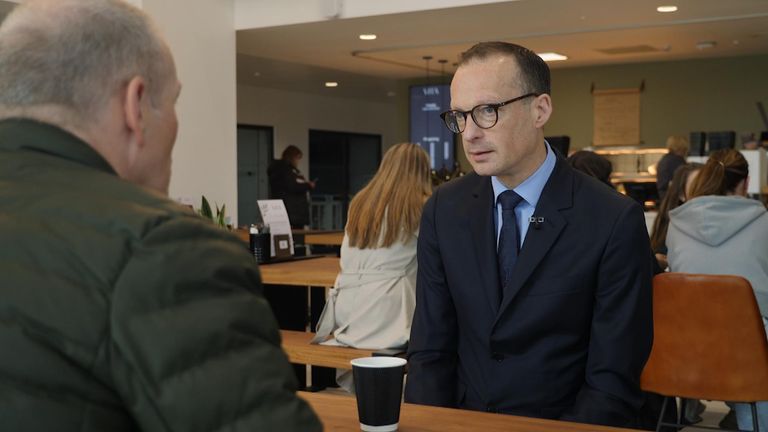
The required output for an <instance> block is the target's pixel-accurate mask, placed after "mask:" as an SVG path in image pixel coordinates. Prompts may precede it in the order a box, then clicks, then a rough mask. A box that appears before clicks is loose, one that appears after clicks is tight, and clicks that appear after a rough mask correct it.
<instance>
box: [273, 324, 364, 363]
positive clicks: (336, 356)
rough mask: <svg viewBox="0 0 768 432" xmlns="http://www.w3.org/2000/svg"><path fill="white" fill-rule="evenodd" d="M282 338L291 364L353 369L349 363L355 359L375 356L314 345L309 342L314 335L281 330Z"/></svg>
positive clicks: (355, 350)
mask: <svg viewBox="0 0 768 432" xmlns="http://www.w3.org/2000/svg"><path fill="white" fill-rule="evenodd" d="M280 336H281V337H282V339H283V351H285V353H286V354H288V360H290V362H291V363H298V364H305V365H312V366H323V367H331V368H337V369H351V368H352V365H351V364H350V363H349V362H350V361H352V360H353V359H356V358H360V357H370V356H372V355H373V350H363V349H356V348H348V347H340V346H331V345H312V344H310V343H309V342H310V341H311V340H312V338H313V337H315V334H314V333H308V332H300V331H295V330H280Z"/></svg>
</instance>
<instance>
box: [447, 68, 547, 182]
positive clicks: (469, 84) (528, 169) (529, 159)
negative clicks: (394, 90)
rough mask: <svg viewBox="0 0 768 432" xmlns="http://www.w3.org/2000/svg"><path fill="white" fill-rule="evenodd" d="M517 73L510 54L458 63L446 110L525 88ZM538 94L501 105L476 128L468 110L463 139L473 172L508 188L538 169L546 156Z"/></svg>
mask: <svg viewBox="0 0 768 432" xmlns="http://www.w3.org/2000/svg"><path fill="white" fill-rule="evenodd" d="M518 72H519V71H518V66H517V63H516V61H515V60H514V58H511V57H507V56H491V57H489V58H486V59H483V60H473V61H471V62H469V63H466V64H464V65H462V66H461V67H459V69H458V70H457V71H456V74H455V75H454V77H453V81H452V82H451V109H455V110H461V111H469V110H471V109H472V108H474V107H475V106H477V105H481V104H492V103H499V102H503V101H506V100H509V99H512V98H514V97H518V96H521V95H523V94H525V93H527V91H526V89H525V88H524V87H522V85H521V83H520V81H519V78H518V76H519V73H518ZM541 97H542V96H540V97H537V98H534V97H530V98H526V99H523V100H521V101H518V102H514V103H512V104H509V105H505V106H503V107H500V108H499V110H498V121H497V123H496V124H495V125H494V126H493V127H491V128H489V129H481V128H479V127H478V126H477V125H476V124H475V122H474V121H473V120H472V118H471V116H470V115H469V114H468V115H467V122H466V123H467V124H466V128H465V129H464V131H463V132H462V134H461V136H462V143H463V145H464V152H465V153H466V156H467V159H468V160H469V162H470V163H471V164H472V168H474V170H475V172H476V173H478V174H479V175H484V176H498V177H499V178H500V180H501V181H502V182H504V184H506V185H507V186H508V187H514V186H517V185H518V184H519V183H521V182H522V181H523V180H525V179H526V178H527V177H528V176H530V175H531V174H532V173H533V172H534V171H535V170H536V168H538V166H539V165H540V164H541V163H542V161H543V160H544V158H545V157H546V150H545V147H544V144H543V141H542V140H543V133H542V132H541V129H540V127H541V126H542V125H543V123H542V122H541V115H540V114H541V113H540V112H539V110H538V109H537V106H538V105H539V103H540V101H539V98H541ZM545 97H548V96H545ZM546 118H548V113H547V116H546ZM544 122H546V119H544Z"/></svg>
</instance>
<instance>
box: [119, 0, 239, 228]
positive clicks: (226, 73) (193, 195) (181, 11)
mask: <svg viewBox="0 0 768 432" xmlns="http://www.w3.org/2000/svg"><path fill="white" fill-rule="evenodd" d="M130 1H131V2H132V3H133V4H136V5H137V6H140V7H142V8H143V9H144V10H145V11H146V12H147V13H148V14H149V15H150V16H152V18H153V19H154V20H155V22H156V23H157V25H158V27H159V28H160V30H161V32H162V33H163V35H164V36H165V38H166V39H167V40H168V43H169V44H170V46H171V51H172V52H173V55H174V58H175V60H176V68H177V70H178V75H179V80H180V81H181V84H182V90H181V97H180V98H179V101H178V103H177V105H176V110H177V113H178V116H179V136H178V139H177V140H176V147H175V148H174V151H173V173H172V176H171V186H170V196H171V198H173V199H179V198H183V199H185V200H191V201H192V202H193V203H194V205H195V207H196V208H197V207H199V205H200V198H201V196H202V195H205V196H206V198H208V201H209V202H210V203H211V205H212V206H213V205H214V203H218V205H219V206H221V205H223V204H226V206H227V215H228V216H230V217H231V222H232V223H236V222H237V113H236V97H235V95H236V77H235V29H234V6H233V2H232V0H216V1H211V0H130Z"/></svg>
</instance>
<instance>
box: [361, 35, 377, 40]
mask: <svg viewBox="0 0 768 432" xmlns="http://www.w3.org/2000/svg"><path fill="white" fill-rule="evenodd" d="M360 39H362V40H374V39H376V35H375V34H361V35H360Z"/></svg>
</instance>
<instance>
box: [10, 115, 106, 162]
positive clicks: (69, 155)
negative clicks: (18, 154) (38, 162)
mask: <svg viewBox="0 0 768 432" xmlns="http://www.w3.org/2000/svg"><path fill="white" fill-rule="evenodd" d="M0 150H23V151H30V152H38V153H44V154H49V155H52V156H55V157H59V158H62V159H67V160H70V161H73V162H76V163H79V164H82V165H86V166H89V167H91V168H94V169H97V170H100V171H104V172H107V173H110V174H116V173H115V170H114V169H113V168H112V166H110V165H109V163H108V162H107V161H106V160H105V159H104V158H103V157H102V156H101V155H100V154H98V153H97V152H96V150H94V149H93V147H91V146H90V145H88V144H87V143H86V142H84V141H83V140H81V139H80V138H78V137H76V136H74V135H72V134H71V133H69V132H67V131H65V130H64V129H61V128H59V127H57V126H54V125H51V124H48V123H42V122H39V121H36V120H30V119H22V118H13V119H6V120H1V121H0Z"/></svg>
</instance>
